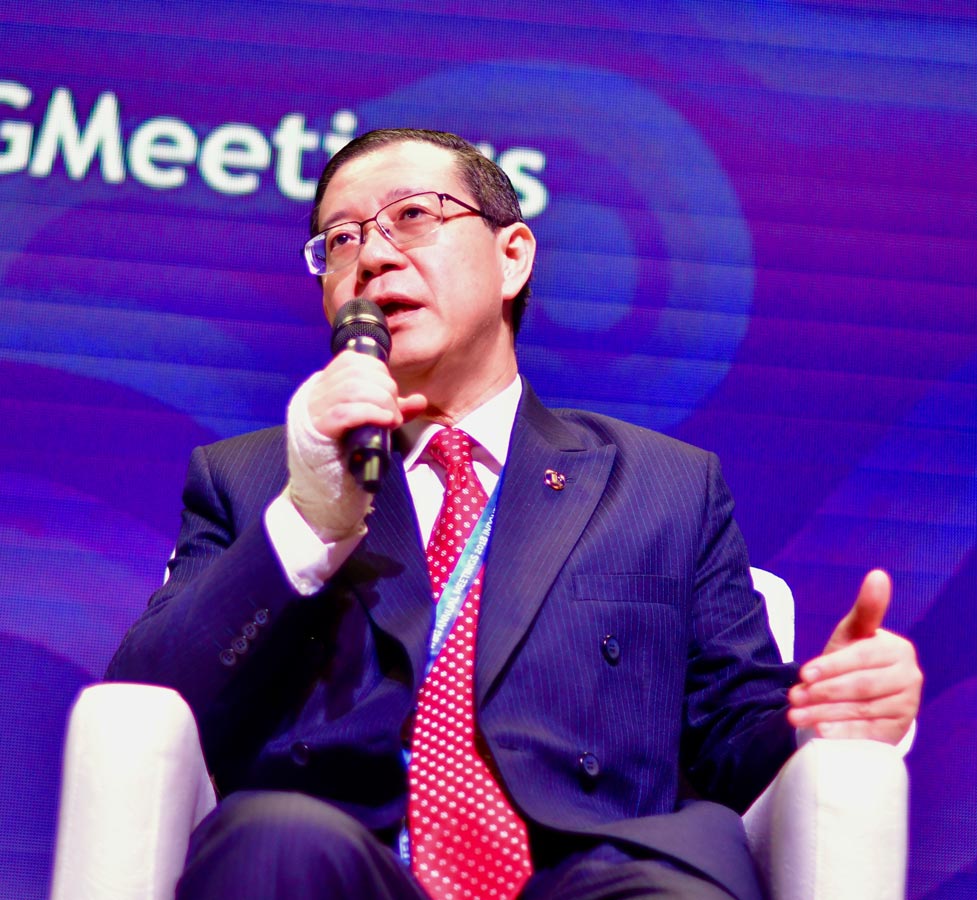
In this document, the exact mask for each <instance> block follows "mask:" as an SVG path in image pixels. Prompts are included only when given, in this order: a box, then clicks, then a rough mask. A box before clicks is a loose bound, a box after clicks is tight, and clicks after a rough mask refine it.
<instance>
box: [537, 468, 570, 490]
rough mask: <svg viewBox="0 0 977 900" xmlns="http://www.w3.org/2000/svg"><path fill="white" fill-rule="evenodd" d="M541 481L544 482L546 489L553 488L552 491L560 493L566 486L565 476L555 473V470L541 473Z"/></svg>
mask: <svg viewBox="0 0 977 900" xmlns="http://www.w3.org/2000/svg"><path fill="white" fill-rule="evenodd" d="M543 481H545V482H546V485H547V487H551V488H553V490H554V491H562V490H563V489H564V488H565V487H566V486H567V477H566V475H564V474H563V473H562V472H557V471H556V469H547V470H546V471H545V472H544V473H543Z"/></svg>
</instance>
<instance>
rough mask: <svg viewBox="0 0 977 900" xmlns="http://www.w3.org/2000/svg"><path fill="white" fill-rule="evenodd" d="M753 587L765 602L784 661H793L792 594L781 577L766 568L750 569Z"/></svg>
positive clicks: (768, 619)
mask: <svg viewBox="0 0 977 900" xmlns="http://www.w3.org/2000/svg"><path fill="white" fill-rule="evenodd" d="M750 575H752V576H753V588H754V590H756V591H757V592H758V593H760V594H762V595H763V599H764V600H765V601H766V604H767V621H768V622H769V623H770V631H771V632H772V633H773V639H774V640H775V641H776V642H777V648H778V649H779V650H780V656H781V658H782V659H783V661H784V662H793V661H794V594H793V592H792V591H791V589H790V585H789V584H787V582H786V581H784V579H783V578H778V577H777V576H776V575H774V574H773V573H772V572H768V571H767V570H766V569H753V568H751V569H750Z"/></svg>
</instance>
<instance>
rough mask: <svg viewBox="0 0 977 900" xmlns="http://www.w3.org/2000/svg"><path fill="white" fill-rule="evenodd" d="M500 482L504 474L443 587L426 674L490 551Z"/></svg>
mask: <svg viewBox="0 0 977 900" xmlns="http://www.w3.org/2000/svg"><path fill="white" fill-rule="evenodd" d="M500 484H502V476H501V475H500V476H499V480H498V483H497V484H496V485H495V490H494V491H492V496H491V497H489V499H488V502H487V503H486V504H485V509H483V510H482V514H481V515H480V516H479V517H478V521H477V522H476V523H475V528H474V530H473V531H472V533H471V534H470V535H469V536H468V540H467V541H466V542H465V547H464V549H463V550H462V551H461V556H460V557H458V562H456V563H455V568H454V570H453V571H452V573H451V577H450V578H449V579H448V581H447V583H446V584H445V586H444V588H443V589H442V590H441V598H440V599H439V600H438V605H437V608H436V609H435V611H434V631H432V632H431V646H430V648H429V649H428V654H427V666H426V668H425V669H424V677H425V678H427V676H428V674H430V672H431V669H432V668H433V666H434V662H435V660H436V659H437V658H438V654H440V653H441V650H442V648H443V647H444V645H445V643H447V640H448V635H449V634H451V629H452V628H453V627H454V624H455V622H457V621H458V615H459V613H461V608H462V606H464V604H465V598H466V597H467V596H468V592H469V591H470V590H471V587H472V584H473V583H474V581H475V576H476V575H477V574H478V570H479V569H480V568H481V567H482V560H484V559H485V553H486V552H487V551H488V545H489V538H490V537H491V536H492V522H493V521H494V519H495V505H496V503H497V502H498V499H499V485H500ZM435 527H436V526H435Z"/></svg>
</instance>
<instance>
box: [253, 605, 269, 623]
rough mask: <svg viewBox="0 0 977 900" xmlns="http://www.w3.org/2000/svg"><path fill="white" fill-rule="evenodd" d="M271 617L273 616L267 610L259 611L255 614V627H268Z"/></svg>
mask: <svg viewBox="0 0 977 900" xmlns="http://www.w3.org/2000/svg"><path fill="white" fill-rule="evenodd" d="M270 617H271V614H270V613H269V612H268V610H267V609H259V610H258V611H257V612H256V613H255V614H254V624H255V625H267V624H268V619H269V618H270Z"/></svg>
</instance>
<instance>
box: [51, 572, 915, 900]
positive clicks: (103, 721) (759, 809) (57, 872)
mask: <svg viewBox="0 0 977 900" xmlns="http://www.w3.org/2000/svg"><path fill="white" fill-rule="evenodd" d="M753 578H754V584H755V585H756V588H757V590H758V591H760V593H762V594H763V595H764V597H765V598H766V600H767V610H768V617H769V619H770V622H771V630H772V631H773V632H774V636H775V638H776V639H777V642H778V646H779V647H780V649H781V653H782V654H783V655H784V658H785V659H789V658H791V657H792V654H793V639H794V633H793V629H794V615H793V597H792V595H791V593H790V589H789V588H788V587H787V585H786V584H785V583H784V582H783V581H782V580H781V579H779V578H776V577H775V576H773V575H770V573H768V572H763V571H761V570H756V569H755V570H753ZM907 793H908V782H907V776H906V767H905V764H904V762H903V760H902V757H901V755H900V754H899V752H898V751H897V750H896V749H895V748H894V747H890V746H888V745H886V744H881V743H878V742H874V741H824V740H817V739H815V740H811V741H808V742H807V743H806V744H805V745H804V746H803V747H802V748H801V749H800V750H799V751H798V752H797V753H796V754H794V756H793V757H792V758H791V759H790V760H789V761H788V762H787V764H786V765H785V766H784V768H783V769H782V770H781V772H780V773H779V774H778V776H777V778H776V779H775V780H774V782H773V783H772V784H771V785H770V787H769V788H767V790H766V791H765V792H764V794H763V795H762V796H761V797H760V798H759V799H758V800H757V801H756V803H755V804H754V805H753V806H752V807H751V808H750V810H748V811H747V813H746V815H745V816H744V821H745V824H746V829H747V834H748V836H749V840H750V846H751V848H752V851H753V855H754V859H755V860H756V862H757V866H758V869H759V871H760V873H761V876H762V879H763V881H764V883H765V885H766V888H767V890H768V892H769V894H770V896H771V897H772V898H774V900H848V898H851V900H897V898H902V897H903V896H904V890H905V874H906V843H907ZM215 805H216V798H215V795H214V790H213V787H212V785H211V782H210V778H209V775H208V773H207V769H206V766H205V765H204V761H203V756H202V753H201V750H200V742H199V737H198V734H197V726H196V723H195V722H194V719H193V715H192V713H191V712H190V709H189V707H188V706H187V705H186V703H184V701H183V699H182V698H181V697H180V696H179V695H178V694H177V693H176V692H175V691H171V690H169V689H167V688H161V687H156V686H151V685H138V684H98V685H94V686H92V687H88V688H86V689H85V690H84V691H82V693H81V695H80V696H79V698H78V700H77V701H76V702H75V705H74V708H73V710H72V713H71V717H70V720H69V724H68V734H67V738H66V742H65V757H64V770H63V777H62V788H61V808H60V814H59V821H58V835H57V848H56V856H55V866H54V876H53V885H52V892H51V900H172V898H173V892H174V887H175V885H176V882H177V879H178V878H179V876H180V872H181V871H182V868H183V860H184V856H185V855H186V850H187V844H188V840H189V837H190V833H191V832H192V831H193V829H194V827H195V826H196V825H197V823H198V822H199V821H200V820H201V819H202V818H203V817H204V816H205V815H206V814H207V813H208V812H209V811H210V810H211V809H213V808H214V806H215Z"/></svg>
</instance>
